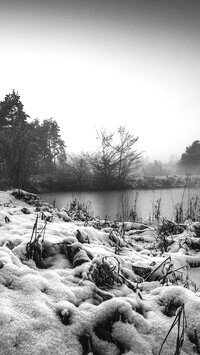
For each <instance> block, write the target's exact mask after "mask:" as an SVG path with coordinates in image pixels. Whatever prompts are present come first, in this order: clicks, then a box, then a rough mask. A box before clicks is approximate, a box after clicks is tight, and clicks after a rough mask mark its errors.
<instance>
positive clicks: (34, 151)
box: [0, 90, 142, 190]
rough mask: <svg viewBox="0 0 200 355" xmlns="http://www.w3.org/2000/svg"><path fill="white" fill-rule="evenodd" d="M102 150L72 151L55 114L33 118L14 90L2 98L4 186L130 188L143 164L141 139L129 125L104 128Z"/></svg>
mask: <svg viewBox="0 0 200 355" xmlns="http://www.w3.org/2000/svg"><path fill="white" fill-rule="evenodd" d="M97 135H98V137H97V139H98V149H97V150H96V151H94V152H80V153H78V154H67V153H66V145H65V142H64V141H63V140H62V138H61V134H60V127H59V125H58V123H57V122H56V121H55V120H53V119H52V118H49V119H45V120H43V122H40V121H39V120H38V119H34V120H31V119H30V116H29V115H27V114H26V113H25V111H24V106H23V104H22V102H21V99H20V95H19V94H18V93H17V92H16V91H15V90H13V91H12V93H9V94H8V95H6V96H5V98H4V100H3V101H1V102H0V183H1V185H2V186H1V188H2V187H4V186H5V187H7V185H9V186H13V187H22V188H24V187H28V188H32V189H35V188H37V189H38V188H39V186H40V188H42V189H45V190H70V189H80V190H82V189H112V188H113V189H114V188H119V189H121V188H126V187H130V186H131V181H132V179H133V178H134V177H135V176H136V174H137V171H138V168H139V167H140V165H141V156H142V153H141V152H137V151H136V150H135V149H134V146H135V143H136V142H137V140H138V137H135V136H134V135H133V134H132V133H130V132H129V131H128V130H127V129H126V128H125V127H123V126H121V127H119V128H118V130H117V132H115V133H114V132H112V133H110V132H107V130H106V129H103V128H102V129H100V130H99V131H98V132H97Z"/></svg>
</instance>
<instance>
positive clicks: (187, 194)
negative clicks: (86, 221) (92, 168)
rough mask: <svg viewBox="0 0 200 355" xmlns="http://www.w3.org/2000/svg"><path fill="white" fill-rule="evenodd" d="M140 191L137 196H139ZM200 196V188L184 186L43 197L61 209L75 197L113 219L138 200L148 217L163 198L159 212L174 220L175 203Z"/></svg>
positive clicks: (138, 207)
mask: <svg viewBox="0 0 200 355" xmlns="http://www.w3.org/2000/svg"><path fill="white" fill-rule="evenodd" d="M136 194H137V195H136ZM197 195H198V196H199V197H200V189H198V188H190V189H186V190H184V189H183V188H175V189H162V190H161V189H157V190H138V191H136V190H128V191H126V192H125V193H124V192H122V191H95V192H94V191H92V192H91V191H90V192H53V193H46V194H42V197H43V199H44V200H45V201H47V202H51V203H53V202H55V205H56V207H59V208H62V207H67V206H69V203H70V201H72V200H73V199H74V198H75V197H76V198H77V199H78V200H79V201H81V202H84V203H87V204H88V206H89V205H91V210H92V211H93V213H94V216H100V217H101V218H104V217H105V216H109V217H110V219H115V218H116V215H117V214H122V211H124V214H128V210H131V209H132V208H134V203H135V199H136V196H137V201H136V210H137V214H138V216H139V217H141V219H142V220H146V219H148V218H149V216H151V215H152V213H153V206H155V205H156V204H157V201H158V200H159V199H160V201H161V203H160V211H161V215H162V216H163V217H166V218H169V219H173V217H174V207H175V205H176V203H178V202H181V201H182V199H183V201H184V205H185V208H187V204H188V201H189V198H191V197H192V196H197Z"/></svg>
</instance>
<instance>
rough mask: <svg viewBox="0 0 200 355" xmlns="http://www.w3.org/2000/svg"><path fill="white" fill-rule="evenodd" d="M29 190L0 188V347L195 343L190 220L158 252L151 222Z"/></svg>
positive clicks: (143, 348)
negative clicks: (91, 210)
mask: <svg viewBox="0 0 200 355" xmlns="http://www.w3.org/2000/svg"><path fill="white" fill-rule="evenodd" d="M35 196H36V195H33V194H27V193H26V192H23V191H21V192H20V199H19V191H18V190H16V191H15V194H14V195H13V193H12V191H8V192H0V294H1V297H0V302H1V313H0V324H1V328H0V354H2V355H3V354H6V355H13V354H16V355H27V354H29V355H40V354H41V355H42V354H46V355H50V354H52V355H55V354H59V355H66V354H70V355H71V354H72V355H79V354H99V355H101V354H102V355H104V354H109V355H118V354H129V355H130V354H136V355H139V354H146V355H158V354H163V355H164V354H166V355H169V354H174V353H175V351H176V349H177V346H178V345H177V343H178V342H177V339H178V340H179V341H180V342H179V343H180V348H181V346H182V351H181V352H180V354H185V355H186V354H188V355H190V354H197V353H199V351H200V349H199V348H198V346H199V341H200V293H199V292H198V286H199V285H200V277H199V266H200V256H199V251H198V241H199V237H198V236H197V234H195V228H194V227H193V226H191V225H190V226H186V228H183V231H181V233H179V234H177V233H176V234H174V235H172V234H171V235H170V236H165V238H164V239H165V245H164V247H165V252H161V251H162V248H163V245H161V244H162V243H163V240H164V239H163V238H159V235H158V230H156V229H155V228H153V227H149V226H146V225H140V224H136V223H132V222H127V223H125V224H124V225H123V226H122V223H121V224H120V223H119V222H108V221H97V220H92V219H91V220H90V219H88V218H87V219H86V218H85V220H84V213H82V215H81V213H80V211H79V215H78V216H79V217H77V214H76V215H74V214H73V215H72V213H71V215H70V213H69V211H64V210H63V211H59V210H56V209H53V208H52V206H50V205H48V204H43V203H42V201H41V200H40V199H37V197H35ZM16 197H18V198H17V199H16ZM25 201H26V202H25ZM27 202H28V203H27ZM72 217H73V218H72ZM122 227H123V231H122ZM122 232H123V233H122ZM186 238H187V239H186ZM186 241H187V243H186ZM161 242H162V243H161ZM166 243H168V247H167V248H166ZM192 243H193V244H192ZM195 243H196V244H195ZM185 245H186V246H187V248H186V246H185ZM192 246H193V247H192ZM194 246H195V247H194ZM176 319H177V323H175V325H174V327H173V328H172V330H171V331H170V333H169V336H168V337H167V339H166V341H165V342H164V343H163V341H164V339H165V337H166V335H167V333H168V331H169V330H170V327H171V326H172V324H173V322H174V320H176ZM184 321H185V323H184ZM178 327H179V328H178ZM181 336H182V338H181ZM183 338H184V339H183ZM181 339H182V340H183V342H182V343H181ZM162 344H163V346H162Z"/></svg>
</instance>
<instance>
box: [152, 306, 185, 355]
mask: <svg viewBox="0 0 200 355" xmlns="http://www.w3.org/2000/svg"><path fill="white" fill-rule="evenodd" d="M181 323H182V330H181ZM176 324H178V333H177V338H176V349H175V353H174V355H180V351H181V349H182V346H183V342H184V334H185V332H186V329H187V321H186V315H185V306H184V303H183V304H182V306H181V307H180V308H179V309H178V312H177V315H176V317H175V319H174V321H173V323H172V325H171V327H170V329H169V331H168V333H167V335H166V337H165V339H164V340H163V342H162V344H161V347H160V350H159V353H158V355H160V354H161V351H162V348H163V346H164V344H165V342H166V340H167V338H168V336H169V334H170V333H171V331H172V329H173V328H174V327H175V325H176Z"/></svg>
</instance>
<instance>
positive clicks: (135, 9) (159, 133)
mask: <svg viewBox="0 0 200 355" xmlns="http://www.w3.org/2000/svg"><path fill="white" fill-rule="evenodd" d="M199 3H200V1H199V0H188V1H186V0H180V1H177V0H160V1H159V0H137V1H130V0H123V1H122V0H121V1H118V0H113V1H109V0H107V1H101V0H98V1H97V0H91V1H89V0H88V1H84V0H81V1H76V0H73V1H72V0H71V1H67V0H66V1H64V0H63V1H60V0H55V1H48V0H46V1H36V0H34V1H28V0H26V1H18V0H15V1H14V0H13V1H9V0H6V1H4V0H0V53H1V55H0V64H1V71H0V73H1V74H0V100H3V99H4V97H5V95H6V94H8V93H9V92H11V91H12V89H15V90H16V91H18V93H19V94H20V96H21V100H22V103H23V104H24V109H25V111H26V113H27V114H29V115H30V116H31V118H32V119H34V118H37V117H38V118H39V119H41V120H43V119H46V118H50V117H53V119H55V120H56V121H57V122H58V124H59V126H60V128H61V135H62V138H63V139H64V140H65V141H66V145H67V151H75V152H77V151H79V150H83V149H84V150H92V149H95V147H96V144H97V143H96V129H98V128H100V127H108V129H110V130H114V129H116V128H117V126H119V125H126V127H127V128H128V129H129V130H130V131H131V132H133V133H135V135H136V136H139V140H138V142H137V145H136V148H137V149H138V150H143V151H145V154H144V155H145V156H149V158H150V160H154V159H160V160H163V161H167V160H168V158H169V156H170V155H178V156H180V155H181V153H183V151H184V150H185V147H186V146H187V145H190V144H191V143H192V142H193V141H194V140H196V139H200V4H199Z"/></svg>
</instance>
